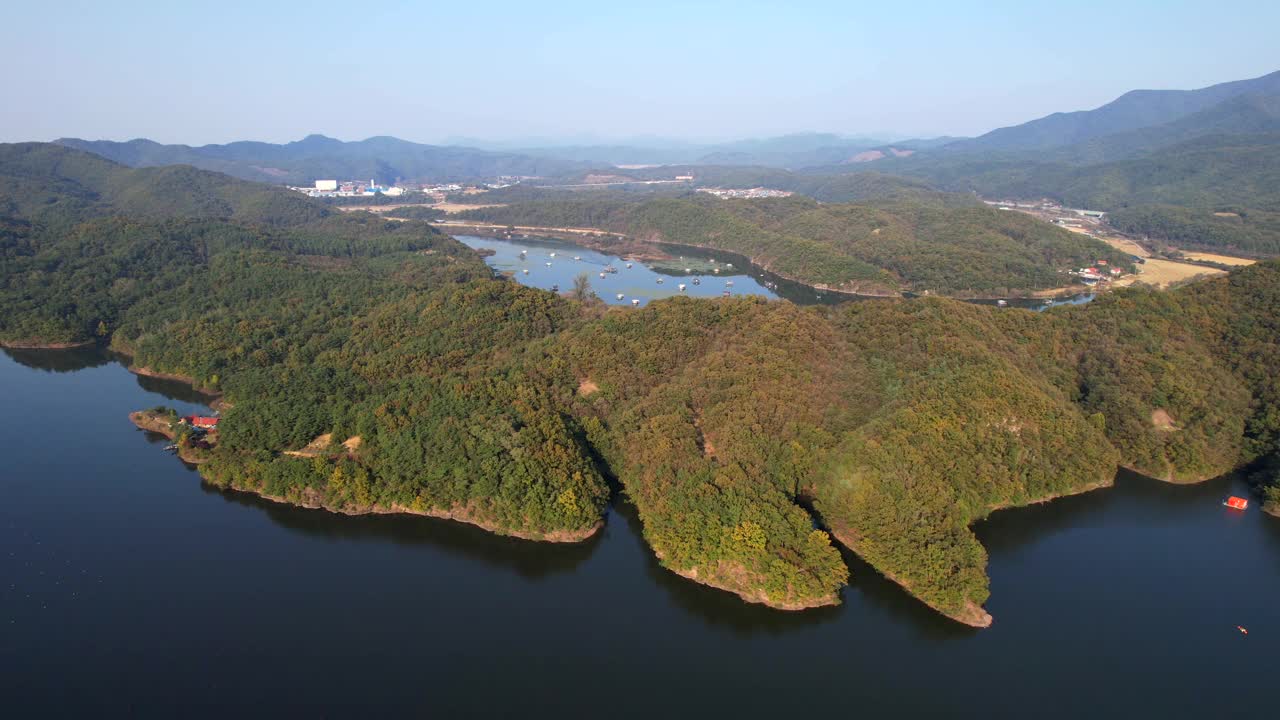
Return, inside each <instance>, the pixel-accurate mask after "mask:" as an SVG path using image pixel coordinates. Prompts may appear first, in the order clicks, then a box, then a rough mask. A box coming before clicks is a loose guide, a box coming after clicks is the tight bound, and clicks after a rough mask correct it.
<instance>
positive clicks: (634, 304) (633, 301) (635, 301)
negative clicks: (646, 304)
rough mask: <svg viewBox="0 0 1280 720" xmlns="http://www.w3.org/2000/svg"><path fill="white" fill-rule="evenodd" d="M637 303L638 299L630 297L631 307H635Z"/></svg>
mask: <svg viewBox="0 0 1280 720" xmlns="http://www.w3.org/2000/svg"><path fill="white" fill-rule="evenodd" d="M639 304H640V301H639V300H637V299H635V298H632V299H631V306H632V307H635V306H636V305H639Z"/></svg>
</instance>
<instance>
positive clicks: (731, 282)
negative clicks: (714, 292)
mask: <svg viewBox="0 0 1280 720" xmlns="http://www.w3.org/2000/svg"><path fill="white" fill-rule="evenodd" d="M724 286H725V287H733V281H732V280H725V281H724Z"/></svg>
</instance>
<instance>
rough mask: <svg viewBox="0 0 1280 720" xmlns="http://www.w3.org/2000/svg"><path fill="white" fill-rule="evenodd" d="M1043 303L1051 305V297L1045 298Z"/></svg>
mask: <svg viewBox="0 0 1280 720" xmlns="http://www.w3.org/2000/svg"><path fill="white" fill-rule="evenodd" d="M1044 304H1045V305H1052V304H1053V298H1045V300H1044Z"/></svg>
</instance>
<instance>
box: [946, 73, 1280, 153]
mask: <svg viewBox="0 0 1280 720" xmlns="http://www.w3.org/2000/svg"><path fill="white" fill-rule="evenodd" d="M1276 94H1280V71H1277V72H1273V73H1271V74H1269V75H1264V76H1262V77H1259V78H1253V79H1251V80H1237V81H1234V82H1226V83H1221V84H1218V85H1212V86H1210V87H1206V88H1201V89H1199V90H1133V91H1131V92H1127V93H1125V94H1124V95H1121V96H1120V97H1119V98H1116V99H1115V100H1113V101H1112V102H1109V103H1107V104H1106V105H1103V106H1102V107H1100V108H1097V109H1095V110H1082V111H1077V112H1060V113H1054V114H1052V115H1048V116H1046V117H1042V118H1040V119H1038V120H1032V121H1031V122H1027V123H1023V124H1021V125H1016V126H1013V127H1007V128H1000V129H998V130H992V131H991V132H989V133H987V134H985V135H982V136H979V137H976V138H972V139H969V140H961V141H958V142H954V143H950V144H948V145H947V146H946V148H945V149H946V151H947V152H1010V151H1027V150H1038V151H1044V150H1049V149H1053V148H1061V147H1067V146H1073V145H1075V146H1078V145H1082V144H1085V143H1088V142H1090V141H1092V140H1096V139H1098V138H1103V137H1106V136H1115V135H1116V134H1118V133H1127V132H1129V131H1134V130H1139V129H1141V128H1150V127H1154V126H1160V125H1165V124H1167V123H1172V122H1175V121H1177V120H1180V119H1182V118H1186V117H1188V116H1191V115H1194V114H1196V113H1200V112H1201V111H1205V110H1209V109H1210V108H1213V107H1214V106H1217V105H1220V104H1221V103H1224V102H1227V101H1230V100H1233V99H1235V98H1238V97H1240V96H1243V95H1276ZM1207 117H1208V118H1210V120H1209V121H1208V122H1207V123H1206V124H1209V123H1211V118H1212V117H1213V116H1212V115H1210V116H1207ZM1199 122H1206V121H1205V120H1204V119H1202V120H1201V121H1199ZM1193 125H1194V123H1193ZM1182 139H1187V138H1186V137H1183V138H1182Z"/></svg>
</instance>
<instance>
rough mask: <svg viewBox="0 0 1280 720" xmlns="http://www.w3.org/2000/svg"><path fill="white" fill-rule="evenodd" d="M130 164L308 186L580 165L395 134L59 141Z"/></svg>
mask: <svg viewBox="0 0 1280 720" xmlns="http://www.w3.org/2000/svg"><path fill="white" fill-rule="evenodd" d="M57 143H58V144H60V145H66V146H68V147H73V148H76V149H79V150H84V151H87V152H92V153H95V154H97V155H101V156H102V157H105V158H108V159H110V160H114V161H116V162H119V163H121V164H124V165H129V166H132V167H152V166H160V165H174V164H185V165H192V166H195V167H198V168H202V169H205V170H213V171H216V172H221V173H226V174H228V175H233V176H235V177H238V178H242V179H245V180H257V181H260V182H270V183H292V184H301V185H309V184H311V183H312V182H313V181H315V180H317V179H323V178H337V179H345V178H372V179H374V180H377V181H378V182H382V183H393V182H396V181H398V180H413V181H419V180H421V181H452V180H468V179H476V178H491V177H495V176H498V175H558V174H562V173H568V172H573V171H575V170H579V169H582V168H584V167H585V165H584V164H582V163H577V162H573V161H569V160H559V159H555V158H548V157H533V156H529V155H521V154H518V153H503V152H486V151H483V150H476V149H474V148H465V147H450V146H438V145H423V144H420V143H414V142H409V141H406V140H400V139H398V138H393V137H373V138H369V139H367V140H360V141H355V142H343V141H341V140H335V139H333V138H328V137H324V136H323V135H309V136H307V137H306V138H303V139H302V140H298V141H296V142H290V143H284V144H279V145H277V144H273V143H263V142H235V143H229V144H227V145H202V146H198V147H193V146H190V145H161V144H160V143H157V142H153V141H151V140H145V139H138V140H130V141H128V142H115V141H110V140H81V139H79V138H63V139H61V140H58V141H57Z"/></svg>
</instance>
